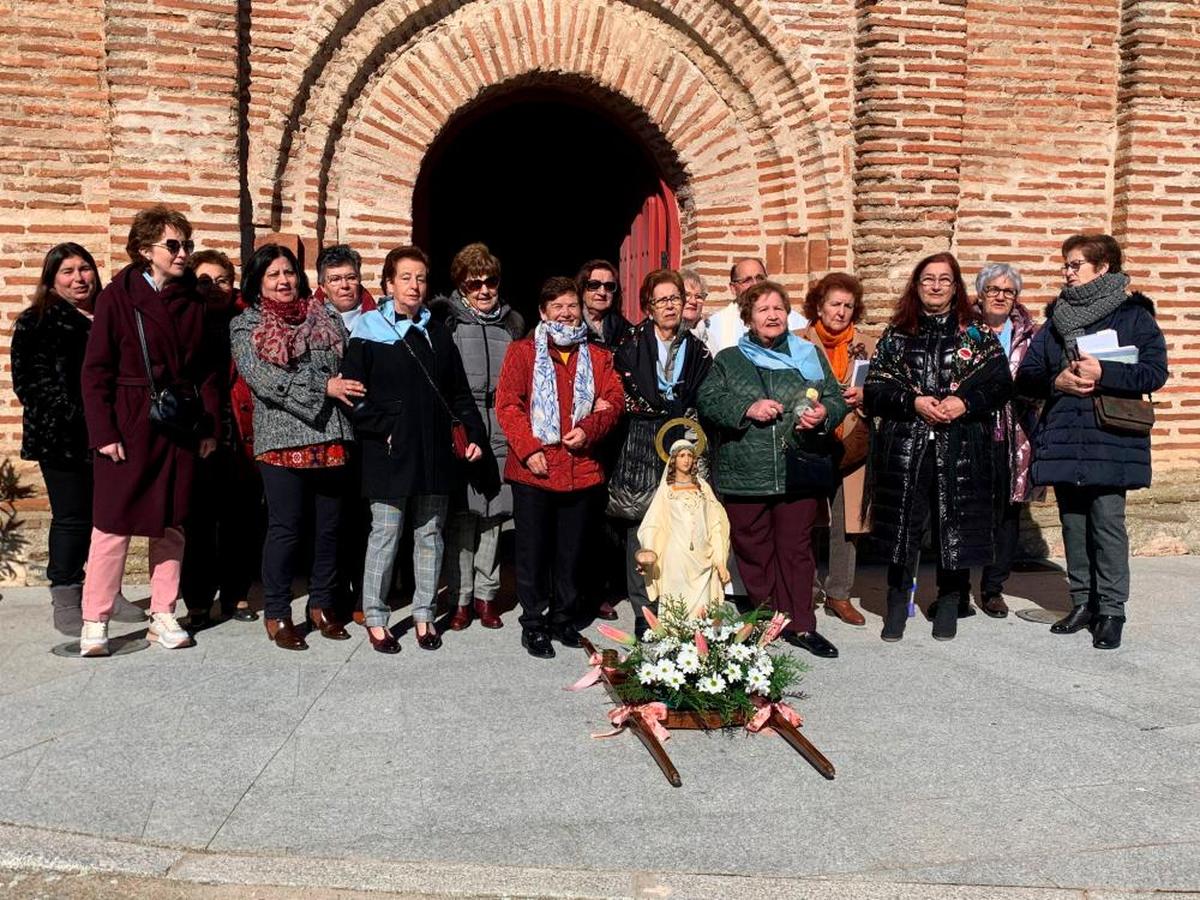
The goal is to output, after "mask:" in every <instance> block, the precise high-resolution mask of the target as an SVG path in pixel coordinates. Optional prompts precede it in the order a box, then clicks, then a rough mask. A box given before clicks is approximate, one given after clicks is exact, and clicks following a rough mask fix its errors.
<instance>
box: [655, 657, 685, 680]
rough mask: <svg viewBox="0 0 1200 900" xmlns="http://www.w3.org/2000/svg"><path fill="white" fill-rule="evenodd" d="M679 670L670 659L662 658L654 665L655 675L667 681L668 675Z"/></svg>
mask: <svg viewBox="0 0 1200 900" xmlns="http://www.w3.org/2000/svg"><path fill="white" fill-rule="evenodd" d="M678 671H679V669H678V668H677V667H676V665H675V663H674V662H672V661H671V660H669V659H660V660H659V661H658V662H657V663H656V664H655V666H654V677H655V678H657V679H658V680H659V681H664V682H665V681H666V680H667V676H668V675H670V674H671V673H673V672H678Z"/></svg>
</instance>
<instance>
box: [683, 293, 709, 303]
mask: <svg viewBox="0 0 1200 900" xmlns="http://www.w3.org/2000/svg"><path fill="white" fill-rule="evenodd" d="M707 296H708V294H706V293H703V292H701V291H688V292H687V299H688V301H689V302H690V301H692V300H699V301H700V302H701V303H703V302H704V298H705V297H707Z"/></svg>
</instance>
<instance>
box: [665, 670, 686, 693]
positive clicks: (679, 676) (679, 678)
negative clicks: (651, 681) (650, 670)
mask: <svg viewBox="0 0 1200 900" xmlns="http://www.w3.org/2000/svg"><path fill="white" fill-rule="evenodd" d="M685 680H686V679H684V677H683V673H682V672H680V671H679V670H678V669H671V671H670V673H669V674H667V675H666V676H664V677H663V679H662V683H663V684H665V685H666V686H667V687H669V688H671V690H673V691H677V690H679V689H680V688H681V687H683V683H684V681H685Z"/></svg>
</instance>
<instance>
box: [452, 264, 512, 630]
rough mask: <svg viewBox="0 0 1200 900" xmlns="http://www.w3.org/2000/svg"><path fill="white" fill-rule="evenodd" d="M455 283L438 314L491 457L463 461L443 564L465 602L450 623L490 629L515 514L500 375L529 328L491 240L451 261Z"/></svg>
mask: <svg viewBox="0 0 1200 900" xmlns="http://www.w3.org/2000/svg"><path fill="white" fill-rule="evenodd" d="M450 278H451V279H452V280H453V281H454V284H455V286H456V287H455V290H454V291H453V292H452V293H451V294H450V296H449V297H438V298H437V299H436V300H434V301H433V302H432V303H430V304H429V310H430V312H431V313H432V314H433V318H434V321H436V322H441V323H442V324H443V325H445V327H446V329H447V330H448V331H449V332H450V334H451V336H452V337H453V338H454V346H456V347H457V348H458V353H459V356H461V357H462V361H463V367H464V369H465V370H466V374H467V384H468V385H469V386H470V389H471V396H472V397H473V398H474V399H475V405H476V406H477V407H478V408H479V410H480V414H481V416H482V418H483V425H484V429H485V431H486V432H487V439H486V441H485V442H484V443H483V445H482V446H483V449H484V456H485V459H483V460H481V461H480V462H479V463H477V464H469V463H468V464H465V465H462V466H460V468H461V469H462V471H460V473H459V476H458V478H457V479H456V484H455V485H454V493H453V494H452V495H451V497H450V513H449V516H450V518H449V521H448V523H447V526H446V555H445V560H444V563H443V566H442V568H443V571H444V574H445V576H446V587H447V589H448V590H449V591H450V595H451V596H452V597H455V598H456V599H457V601H458V606H457V608H456V609H455V611H454V616H453V617H452V618H451V619H450V627H451V628H452V629H453V630H455V631H461V630H462V629H464V628H466V627H467V626H468V625H470V624H471V617H472V611H474V613H475V614H477V615H478V616H479V621H480V623H481V624H482V625H483V627H484V628H500V627H502V626H503V625H504V623H503V622H502V621H501V620H500V611H499V609H498V608H497V604H496V595H497V594H498V593H499V592H500V556H499V553H498V550H499V548H500V529H501V527H502V526H503V525H504V521H505V520H506V519H508V518H509V517H511V516H512V508H513V507H512V488H510V487H509V486H508V485H507V484H502V483H501V481H500V475H499V472H500V469H501V468H502V467H503V466H504V464H505V462H506V461H507V458H508V443H507V441H505V439H504V430H503V429H502V428H501V427H500V420H499V419H498V418H497V417H496V382H497V381H498V380H499V378H500V366H501V365H502V364H503V362H504V354H505V353H507V352H508V347H509V345H510V344H511V343H512V342H513V341H515V340H518V339H519V338H521V337H523V336H524V334H525V320H524V319H522V318H521V314H520V313H519V312H517V311H516V310H515V309H513V308H512V307H510V306H509V305H508V304H507V303H505V302H504V301H503V300H501V299H500V260H498V259H497V258H496V257H495V256H493V255H492V253H491V251H489V250H488V248H487V247H486V246H485V245H484V244H468V245H467V246H465V247H463V248H462V249H461V250H459V251H458V253H456V254H455V256H454V259H453V260H452V261H451V263H450Z"/></svg>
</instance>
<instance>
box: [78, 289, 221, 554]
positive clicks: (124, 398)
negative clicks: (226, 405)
mask: <svg viewBox="0 0 1200 900" xmlns="http://www.w3.org/2000/svg"><path fill="white" fill-rule="evenodd" d="M194 284H195V282H194V279H193V277H192V276H191V275H190V273H189V274H188V275H186V276H185V277H183V278H181V279H179V280H178V281H175V282H171V283H169V284H167V286H166V287H164V288H163V290H162V291H161V292H159V291H156V290H155V289H154V288H153V287H152V286H151V285H150V284H149V283H148V282H147V281H146V279H145V278H144V277H143V276H142V272H141V269H140V268H138V267H135V266H127V267H126V268H124V269H122V270H121V271H120V272H118V273H117V276H116V277H115V278H114V279H113V280H112V282H111V283H110V284H109V285H108V287H106V288H105V289H104V290H103V291H102V292H101V293H100V296H99V297H98V298H97V299H96V318H95V320H94V321H93V323H92V331H91V334H90V335H89V336H88V343H87V352H86V354H85V355H84V360H83V376H82V382H83V384H82V387H83V411H84V416H85V418H86V419H87V427H88V443H89V446H91V447H92V448H93V449H96V448H99V447H103V446H105V445H107V444H112V443H115V442H117V441H120V442H121V443H122V444H123V445H124V447H125V461H124V462H113V461H112V460H110V459H109V458H108V457H106V456H102V455H101V454H99V453H97V454H96V455H95V463H94V470H93V471H94V473H95V491H94V494H93V501H92V503H93V513H92V520H93V522H94V523H95V526H96V527H97V528H99V529H100V530H101V531H106V532H108V533H109V534H121V535H144V536H146V537H161V536H162V534H163V531H164V529H166V528H169V527H176V526H179V525H182V524H183V521H184V518H185V517H186V516H187V511H188V500H189V497H190V494H191V490H192V473H193V468H194V466H195V459H196V448H195V447H194V446H183V445H181V444H178V443H176V442H175V441H173V440H171V439H170V438H168V437H166V436H165V435H163V434H161V433H160V432H158V431H157V430H156V429H154V428H152V426H151V425H150V382H149V380H148V379H147V378H146V367H145V364H144V363H143V362H142V350H141V345H140V344H139V343H138V333H137V324H136V322H135V320H134V315H133V311H134V309H135V308H136V309H138V310H140V311H141V313H142V323H143V327H144V328H145V331H146V344H147V347H148V348H149V350H150V363H151V366H152V367H153V370H154V382H155V385H156V386H158V387H163V386H166V385H170V384H176V385H187V384H191V385H195V386H196V387H197V388H199V390H200V396H201V399H202V401H203V403H204V409H205V411H206V413H207V416H206V418H207V420H208V421H207V423H206V425H207V429H208V431H207V433H208V434H212V433H213V425H214V423H215V422H216V421H217V417H218V415H219V411H218V401H217V390H216V383H215V379H214V375H215V369H214V367H213V365H212V360H211V359H210V358H209V357H210V354H208V353H207V352H206V347H205V342H204V333H205V332H204V302H203V301H202V300H201V299H200V298H199V297H198V296H197V295H196V293H195V290H194Z"/></svg>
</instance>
